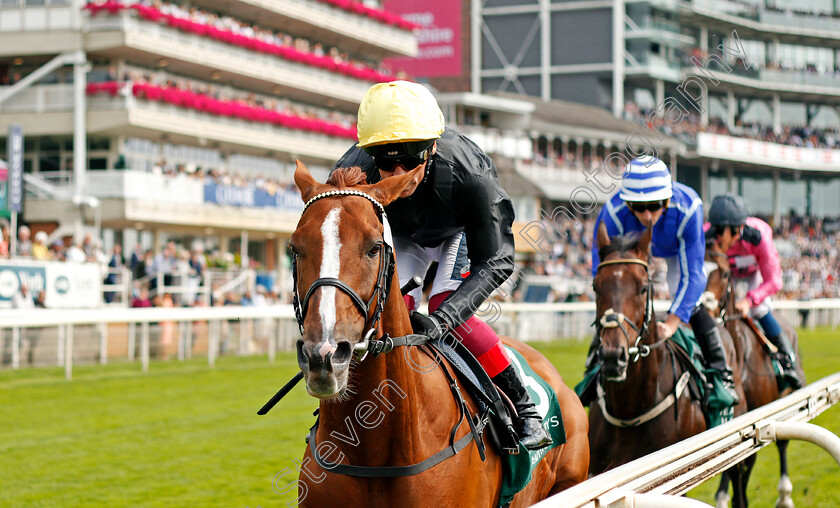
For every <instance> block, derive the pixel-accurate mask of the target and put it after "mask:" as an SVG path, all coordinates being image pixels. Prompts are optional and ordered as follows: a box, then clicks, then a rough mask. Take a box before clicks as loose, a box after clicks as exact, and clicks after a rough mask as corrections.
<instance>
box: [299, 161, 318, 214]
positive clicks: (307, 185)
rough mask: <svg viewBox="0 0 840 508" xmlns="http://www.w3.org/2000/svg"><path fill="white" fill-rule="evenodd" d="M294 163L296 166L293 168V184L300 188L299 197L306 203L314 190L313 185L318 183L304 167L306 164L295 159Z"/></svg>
mask: <svg viewBox="0 0 840 508" xmlns="http://www.w3.org/2000/svg"><path fill="white" fill-rule="evenodd" d="M295 163H296V164H297V168H295V184H296V185H297V186H298V189H300V197H301V199H303V202H304V203H306V202H307V201H308V200H309V198H310V197H311V195H312V193H313V192H314V191H315V187H317V186H318V185H320V184H319V183H318V182H316V181H315V178H314V177H313V176H312V173H310V172H309V170H308V169H306V166H304V165H303V163H302V162H301V161H299V160H295Z"/></svg>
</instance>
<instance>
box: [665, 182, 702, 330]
mask: <svg viewBox="0 0 840 508" xmlns="http://www.w3.org/2000/svg"><path fill="white" fill-rule="evenodd" d="M698 201H699V198H697V200H696V201H695V202H693V203H692V209H690V212H691V213H690V214H687V215H686V216H685V217H684V218H683V219H682V221H681V223H680V230H681V233H682V234H680V231H675V232H674V233H675V234H677V235H678V245H679V250H678V254H677V261H678V266H679V270H680V278H679V283H678V285H677V291H676V294H674V295H671V308H670V309H668V313H669V314H675V315H676V316H677V317H678V318H679V319H680V320H681V321H682V322H684V323H688V321H689V319H691V313H692V312H693V311H694V307H696V306H697V303H698V302H699V301H700V296H701V295H702V294H703V292H704V291H705V290H706V270H705V265H704V259H705V254H706V238H705V236H704V234H703V207H702V206H701V204H700V203H698Z"/></svg>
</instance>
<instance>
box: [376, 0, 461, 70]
mask: <svg viewBox="0 0 840 508" xmlns="http://www.w3.org/2000/svg"><path fill="white" fill-rule="evenodd" d="M384 7H385V10H386V11H389V12H393V13H395V14H399V15H400V16H402V17H403V18H405V19H407V20H408V21H411V22H412V23H416V24H417V25H420V27H421V28H420V29H419V30H417V31H416V32H415V33H416V34H417V45H418V50H419V51H418V54H417V57H416V58H387V59H386V60H385V62H386V63H387V64H388V65H390V66H391V68H392V69H393V70H394V71H399V70H404V71H405V72H407V73H408V74H409V76H411V77H415V78H432V77H439V76H458V75H460V74H461V2H456V1H453V0H386V1H385V2H384Z"/></svg>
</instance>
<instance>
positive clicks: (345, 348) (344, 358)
mask: <svg viewBox="0 0 840 508" xmlns="http://www.w3.org/2000/svg"><path fill="white" fill-rule="evenodd" d="M352 354H353V346H352V345H350V342H349V341H346V340H342V341H341V342H339V343H338V345H337V347H336V348H335V353H333V362H334V363H337V364H342V363H347V362H349V361H350V355H352Z"/></svg>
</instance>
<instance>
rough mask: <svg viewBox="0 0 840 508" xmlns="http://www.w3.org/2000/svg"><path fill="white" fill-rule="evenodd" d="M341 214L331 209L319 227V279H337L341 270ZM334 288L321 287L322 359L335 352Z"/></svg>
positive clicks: (335, 209) (320, 350) (339, 211)
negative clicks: (332, 339)
mask: <svg viewBox="0 0 840 508" xmlns="http://www.w3.org/2000/svg"><path fill="white" fill-rule="evenodd" d="M340 213H341V208H333V209H332V210H330V213H329V214H327V217H326V218H325V219H324V223H323V224H322V225H321V236H322V237H323V239H324V252H323V255H322V256H321V273H320V274H319V275H318V276H319V277H321V278H323V277H333V278H336V279H337V278H339V277H338V274H339V271H340V270H341V258H340V256H339V251H340V250H341V241H339V238H338V222H339V221H338V216H339V214H340ZM335 292H336V288H335V287H333V286H321V305H320V307H319V308H318V310H319V312H320V313H321V329H322V333H323V340H322V342H321V347H320V348H319V352H320V353H321V356H322V357H326V354H327V353H330V352H333V351H335V342H334V341H331V340H330V338H331V337H332V336H333V333H334V331H335V294H336V293H335Z"/></svg>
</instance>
